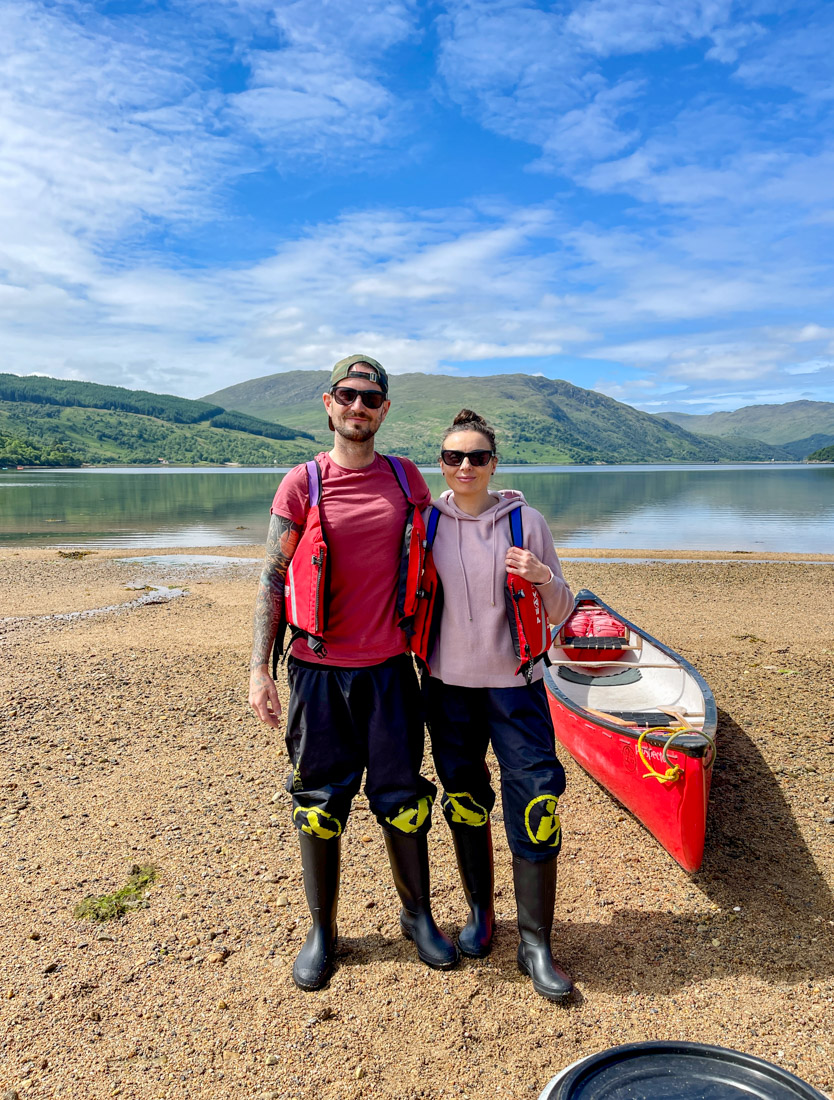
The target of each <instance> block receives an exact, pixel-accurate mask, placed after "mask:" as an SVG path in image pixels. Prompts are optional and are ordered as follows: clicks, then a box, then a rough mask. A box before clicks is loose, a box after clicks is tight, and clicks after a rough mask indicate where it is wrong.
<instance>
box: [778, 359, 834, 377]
mask: <svg viewBox="0 0 834 1100" xmlns="http://www.w3.org/2000/svg"><path fill="white" fill-rule="evenodd" d="M832 368H834V361H832V360H831V359H809V360H808V361H807V362H805V363H794V364H793V366H790V367H785V374H819V372H820V371H824V370H831V369H832Z"/></svg>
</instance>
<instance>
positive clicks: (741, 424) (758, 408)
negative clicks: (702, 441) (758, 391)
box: [655, 401, 834, 459]
mask: <svg viewBox="0 0 834 1100" xmlns="http://www.w3.org/2000/svg"><path fill="white" fill-rule="evenodd" d="M655 415H657V416H658V417H662V418H663V419H664V420H669V421H671V422H672V423H673V424H678V425H679V426H680V427H682V428H685V429H686V430H687V431H688V432H696V433H697V434H698V435H712V436H721V437H722V438H732V439H733V440H734V441H738V440H739V439H741V438H744V439H745V440H751V439H759V440H761V441H762V442H764V443H772V444H774V445H775V446H781V447H785V448H786V449H787V450H788V451H790V453H791V454H792V456H793V457H794V458H797V459H803V458H807V456H808V455H809V454H811V452H812V451H815V450H817V449H818V448H819V447H824V446H827V445H828V444H830V443H834V402H831V401H790V402H787V403H786V404H784V405H747V406H745V407H744V408H742V409H735V410H734V411H733V412H716V413H710V414H709V415H708V416H693V415H691V414H690V413H680V412H663V413H657V414H655Z"/></svg>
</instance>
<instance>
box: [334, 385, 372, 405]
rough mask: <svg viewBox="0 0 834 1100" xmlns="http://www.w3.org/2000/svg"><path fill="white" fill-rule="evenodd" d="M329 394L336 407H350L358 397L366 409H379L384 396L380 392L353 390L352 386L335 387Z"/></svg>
mask: <svg viewBox="0 0 834 1100" xmlns="http://www.w3.org/2000/svg"><path fill="white" fill-rule="evenodd" d="M330 393H331V394H332V395H333V399H334V400H335V402H336V404H337V405H352V404H353V402H354V401H355V400H356V398H357V397H359V398H361V399H362V404H363V405H364V406H365V408H366V409H381V408H382V402H383V401H384V400H385V394H384V393H382V391H381V390H355V389H354V388H353V386H337V387H336V389H335V390H331V391H330Z"/></svg>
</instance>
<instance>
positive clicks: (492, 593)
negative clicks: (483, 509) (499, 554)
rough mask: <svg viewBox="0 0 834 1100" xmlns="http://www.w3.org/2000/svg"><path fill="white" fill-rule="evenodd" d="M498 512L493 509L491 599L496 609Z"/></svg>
mask: <svg viewBox="0 0 834 1100" xmlns="http://www.w3.org/2000/svg"><path fill="white" fill-rule="evenodd" d="M497 511H498V509H497V508H493V509H492V589H491V592H490V597H491V599H492V606H493V607H495V516H496V513H497Z"/></svg>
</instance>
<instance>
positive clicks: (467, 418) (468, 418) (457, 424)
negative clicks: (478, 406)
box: [440, 409, 496, 452]
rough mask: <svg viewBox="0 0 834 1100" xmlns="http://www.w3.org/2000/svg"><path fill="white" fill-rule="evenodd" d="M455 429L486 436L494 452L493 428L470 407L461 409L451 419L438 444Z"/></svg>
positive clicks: (455, 430)
mask: <svg viewBox="0 0 834 1100" xmlns="http://www.w3.org/2000/svg"><path fill="white" fill-rule="evenodd" d="M457 431H463V432H480V433H481V435H483V436H486V438H487V439H488V440H489V445H490V447H491V448H492V451H493V452H495V450H496V448H495V429H494V428H492V427H491V426H490V425H489V424H487V422H486V420H484V418H483V417H482V416H478V414H477V413H476V412H473V411H472V410H471V409H461V410H460V412H459V413H458V415H457V416H456V417H455V419H454V420H453V421H452V425H451V427H449V428H447V429H446V431H445V432H444V433H443V436H442V438H441V440H440V446H441V447H442V446H443V444H444V443H445V442H446V438H447V436H450V435H453V434H454V433H455V432H457Z"/></svg>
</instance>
